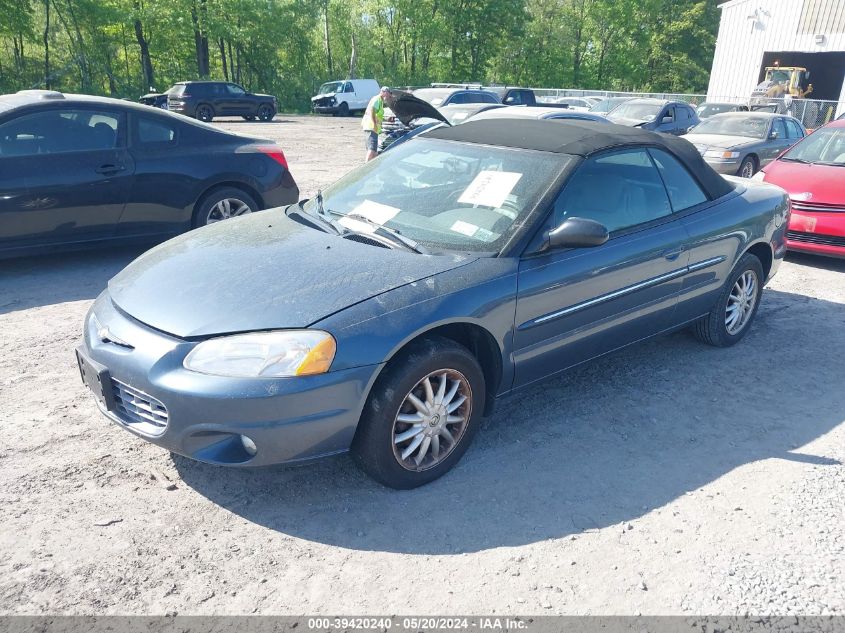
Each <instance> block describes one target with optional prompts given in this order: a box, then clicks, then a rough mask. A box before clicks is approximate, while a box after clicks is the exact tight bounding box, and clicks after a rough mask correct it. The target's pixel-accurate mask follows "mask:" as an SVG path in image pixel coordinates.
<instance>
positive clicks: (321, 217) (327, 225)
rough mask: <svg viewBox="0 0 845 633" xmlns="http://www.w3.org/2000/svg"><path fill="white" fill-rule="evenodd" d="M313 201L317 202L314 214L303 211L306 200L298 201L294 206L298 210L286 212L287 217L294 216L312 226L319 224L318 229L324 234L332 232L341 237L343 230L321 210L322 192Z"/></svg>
mask: <svg viewBox="0 0 845 633" xmlns="http://www.w3.org/2000/svg"><path fill="white" fill-rule="evenodd" d="M314 199H315V201H316V202H317V212H316V213H309V212H308V211H306V210H305V203H306V202H308V200H300V201H299V202H298V203H297V204H296V206H297V207H298V210H297V209H291V210H290V211H288V215H290V214H296V215H298V216H299V217H301V218H303V219H305V221H306V222H310V223H312V224H319V226H320V228H321V229H322V230H323V231H325V232H326V233H328V232H332V233H334V234H335V235H343V233H344V232H345V229H344V228H343V227H341V226H340V225H339V224H338V223H337V221H336V220H335V219H334V218H332V217H331V216H330V215H328V214H327V213H326V212H325V211H324V210H323V194H322V192H321V191H318V192H317V195H316V196H315V198H314ZM315 220H316V222H315Z"/></svg>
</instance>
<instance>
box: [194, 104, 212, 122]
mask: <svg viewBox="0 0 845 633" xmlns="http://www.w3.org/2000/svg"><path fill="white" fill-rule="evenodd" d="M196 118H197V119H198V120H200V121H203V122H204V123H211V122H212V121H213V120H214V108H212V107H211V106H210V105H207V104H205V103H203V104H202V105H198V106H197V111H196Z"/></svg>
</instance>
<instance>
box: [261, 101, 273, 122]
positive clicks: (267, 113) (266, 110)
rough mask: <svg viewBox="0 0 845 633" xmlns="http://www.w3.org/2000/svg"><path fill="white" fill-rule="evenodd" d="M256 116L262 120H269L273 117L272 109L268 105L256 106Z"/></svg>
mask: <svg viewBox="0 0 845 633" xmlns="http://www.w3.org/2000/svg"><path fill="white" fill-rule="evenodd" d="M258 118H259V119H261V120H262V121H269V120H270V119H272V118H273V110H272V108H270V106H268V105H263V106H261V107H260V108H258Z"/></svg>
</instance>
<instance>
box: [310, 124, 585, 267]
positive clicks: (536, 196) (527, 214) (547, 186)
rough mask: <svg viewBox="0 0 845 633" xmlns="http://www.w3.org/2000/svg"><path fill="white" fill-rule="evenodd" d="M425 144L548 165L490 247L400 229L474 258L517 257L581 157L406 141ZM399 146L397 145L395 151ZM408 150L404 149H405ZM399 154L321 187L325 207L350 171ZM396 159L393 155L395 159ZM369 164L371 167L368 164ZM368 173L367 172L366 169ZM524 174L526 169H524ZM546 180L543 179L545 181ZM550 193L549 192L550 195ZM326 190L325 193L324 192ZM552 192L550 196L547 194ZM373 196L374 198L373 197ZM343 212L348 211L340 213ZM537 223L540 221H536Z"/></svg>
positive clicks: (432, 246) (426, 244) (437, 250)
mask: <svg viewBox="0 0 845 633" xmlns="http://www.w3.org/2000/svg"><path fill="white" fill-rule="evenodd" d="M423 143H426V144H430V145H432V146H434V147H436V146H438V145H439V146H446V147H448V146H449V145H458V146H465V147H466V146H470V147H473V148H489V149H491V150H496V151H499V152H506V153H520V154H524V155H534V156H537V157H542V161H543V162H544V163H545V164H549V165H551V169H550V170H549V173H548V176H547V177H546V178H545V179H544V180H540V181H539V182H538V183H537V186H536V187H535V188H534V190H533V191H531V192H530V194H529V195H527V196H526V198H525V202H524V205H523V206H522V211H521V213H520V215H519V216H517V218H514V221H513V222H512V223H511V224H510V226H508V228H507V229H506V230H505V231H504V232H503V233H502V234H501V236H500V238H497V239H496V240H495V241H494V242H491V243H490V246H491V248H490V249H484V248H478V249H472V248H466V249H462V248H457V247H455V248H452V247H447V246H445V245H444V244H443V243H439V242H432V241H431V240H426V239H424V238H422V237H420V236H418V235H415V234H411V233H407V232H403V233H402V234H403V235H404V236H405V237H408V238H410V239H412V240H414V241H415V242H417V243H418V244H419V245H420V246H422V247H423V248H424V250H425V251H426V252H427V253H428V254H431V255H438V254H449V255H451V254H455V253H460V254H467V255H473V256H477V257H511V256H519V255H520V254H521V252H522V249H524V247H525V244H527V240H528V239H529V238H530V237H531V236H532V235H533V234H534V233H535V232H536V228H537V226H539V224H540V223H542V222H541V221H542V220H543V219H544V218H545V216H546V212H547V211H548V209H549V207H550V204H551V201H553V200H554V197H553V196H554V195H555V194H556V193H557V191H559V190H560V187H561V186H562V183H563V182H564V181H565V179H566V178H567V177H568V174H569V173H570V172H571V171H572V169H574V166H576V165H577V164H578V163H580V157H578V156H575V155H571V154H563V153H556V152H546V151H542V150H535V149H524V148H514V147H503V146H499V145H492V144H482V143H468V142H465V141H457V140H450V139H427V138H424V137H422V136H421V137H419V138H418V139H414V141H413V143H408V144H407V145H409V146H410V147H411V148H419V147H420V145H421V144H423ZM398 149H399V148H397V150H398ZM406 151H407V150H406ZM397 155H398V154H396V153H393V152H389V153H387V154H385V155H384V156H380V157H379V158H378V159H376V161H371V162H370V163H365V164H364V165H362V166H360V167H358V168H356V169H355V170H353V171H352V172H349V173H348V174H346V175H344V176H343V177H342V178H340V179H338V180H337V181H335V182H334V183H332V184H331V185H330V186H329V187H327V188H326V189H324V190H322V192H321V193H322V196H323V199H324V207H325V209H330V208H331V200H330V195H331V189H332V188H333V187H335V186H336V185H337V184H338V183H341V182H342V181H343V180H345V179H346V178H348V177H351V176H352V174H354V173H356V172H360V171H364V170H368V169H373V168H374V167H376V166H377V163H380V162H382V161H384V160H390V159H391V157H395V156H397ZM394 160H395V158H394ZM368 166H371V167H368ZM368 173H369V172H368ZM526 173H527V172H526ZM367 177H369V176H368V175H364V176H363V177H362V178H367ZM544 181H545V182H544ZM550 192H551V194H550ZM327 193H328V195H327ZM550 195H551V197H550ZM374 198H375V197H374ZM373 202H376V203H378V204H386V202H385V201H384V200H379V199H374V200H373ZM303 210H304V211H305V212H306V213H312V214H315V213H317V211H316V203H315V201H314V200H313V199H311V200H308V201H307V202H305V203H304V204H303ZM333 211H337V209H333ZM341 213H343V214H344V215H346V213H351V210H350V211H349V212H345V213H344V212H341ZM335 217H336V219H339V216H335ZM538 222H539V223H538ZM387 228H389V229H393V230H396V227H391V226H388V227H387Z"/></svg>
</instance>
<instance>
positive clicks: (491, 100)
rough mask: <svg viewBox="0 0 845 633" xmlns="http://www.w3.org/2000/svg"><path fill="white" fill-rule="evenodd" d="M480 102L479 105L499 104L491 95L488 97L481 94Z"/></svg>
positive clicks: (485, 94)
mask: <svg viewBox="0 0 845 633" xmlns="http://www.w3.org/2000/svg"><path fill="white" fill-rule="evenodd" d="M480 102H481V103H499V102H498V101H496V97H494V96H493V95H489V94H487V93H482V95H481V100H480Z"/></svg>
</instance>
